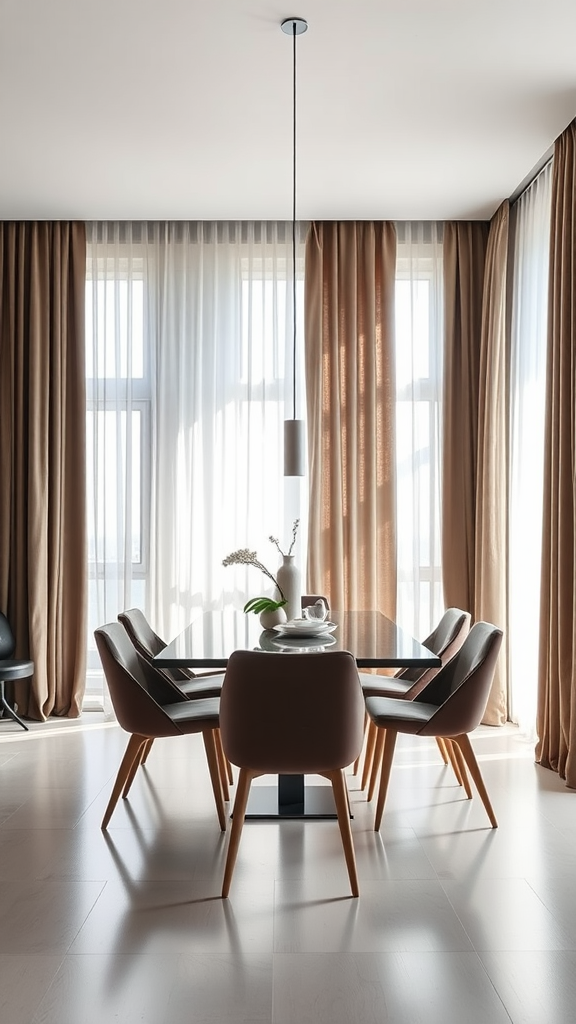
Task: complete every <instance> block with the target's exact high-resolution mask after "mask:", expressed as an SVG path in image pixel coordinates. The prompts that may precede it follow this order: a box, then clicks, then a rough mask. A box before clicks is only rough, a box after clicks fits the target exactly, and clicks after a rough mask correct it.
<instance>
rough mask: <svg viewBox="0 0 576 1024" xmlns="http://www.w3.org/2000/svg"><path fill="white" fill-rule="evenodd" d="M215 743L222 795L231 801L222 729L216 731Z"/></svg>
mask: <svg viewBox="0 0 576 1024" xmlns="http://www.w3.org/2000/svg"><path fill="white" fill-rule="evenodd" d="M214 743H215V745H216V754H217V755H218V771H219V772H220V781H221V783H222V794H223V796H224V799H225V800H229V799H230V790H229V789H228V768H227V767H226V758H225V756H224V751H223V749H222V738H221V736H220V729H215V730H214Z"/></svg>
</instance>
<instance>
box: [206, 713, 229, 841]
mask: <svg viewBox="0 0 576 1024" xmlns="http://www.w3.org/2000/svg"><path fill="white" fill-rule="evenodd" d="M202 737H203V739H204V749H205V750H206V760H207V762H208V771H209V772H210V780H211V782H212V792H213V793H214V802H215V804H216V813H217V814H218V821H219V822H220V828H221V829H222V831H223V832H225V831H226V811H225V809H224V793H223V791H222V780H221V778H220V768H219V765H218V754H217V752H216V741H215V739H214V729H204V730H203V731H202Z"/></svg>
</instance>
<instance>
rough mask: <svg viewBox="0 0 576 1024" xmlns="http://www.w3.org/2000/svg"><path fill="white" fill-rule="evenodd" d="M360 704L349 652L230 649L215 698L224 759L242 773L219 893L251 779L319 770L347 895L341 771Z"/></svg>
mask: <svg viewBox="0 0 576 1024" xmlns="http://www.w3.org/2000/svg"><path fill="white" fill-rule="evenodd" d="M363 722H364V701H363V698H362V691H361V689H360V684H359V682H358V671H357V668H356V662H355V660H354V658H353V657H352V655H351V654H349V653H348V652H347V651H336V652H326V653H322V654H298V655H293V654H266V653H263V652H254V651H235V652H234V653H233V654H232V655H231V656H230V659H229V661H228V668H227V670H226V676H225V679H224V686H223V687H222V697H221V700H220V730H221V733H222V743H223V746H224V751H225V753H226V756H227V757H228V758H229V759H230V760H231V761H232V764H236V765H238V767H239V768H240V775H239V779H238V788H237V792H236V801H235V804H234V811H233V814H232V829H231V833H230V844H229V847H228V855H227V859H226V868H225V872H224V883H223V886H222V896H223V897H226V896H228V893H229V891H230V883H231V881H232V874H233V871H234V864H235V862H236V856H237V853H238V846H239V844H240V836H241V833H242V826H243V824H244V816H245V813H246V804H247V801H248V795H249V792H250V785H251V783H252V779H255V778H256V777H257V776H259V775H267V774H270V773H276V772H279V773H280V774H283V775H305V774H315V775H322V776H324V777H325V778H327V779H330V782H331V783H332V789H333V792H334V800H335V803H336V811H337V815H338V824H339V826H340V834H341V837H342V844H343V847H344V855H345V858H346V865H347V867H348V875H349V878H350V887H351V889H352V895H353V896H358V877H357V872H356V860H355V857H354V847H353V844H352V831H351V828H350V813H349V806H348V793H347V789H346V780H345V777H344V768H345V767H346V766H347V765H349V764H351V762H352V761H353V760H354V758H355V757H356V756H357V754H358V751H359V750H360V747H361V745H362V730H363Z"/></svg>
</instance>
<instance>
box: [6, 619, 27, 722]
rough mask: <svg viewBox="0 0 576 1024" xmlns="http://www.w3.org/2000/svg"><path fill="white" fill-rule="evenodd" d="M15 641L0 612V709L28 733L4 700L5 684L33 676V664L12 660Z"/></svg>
mask: <svg viewBox="0 0 576 1024" xmlns="http://www.w3.org/2000/svg"><path fill="white" fill-rule="evenodd" d="M15 648H16V641H15V640H14V634H13V632H12V630H11V628H10V623H9V622H8V619H7V618H6V616H5V615H3V614H2V612H0V709H1V710H2V712H3V713H4V714H5V715H8V716H9V717H10V718H12V719H13V721H14V722H18V725H21V726H22V728H23V729H26V731H27V732H28V726H27V725H26V723H25V722H23V721H22V719H21V718H19V716H18V715H17V714H16V712H15V710H14V708H13V707H11V705H10V704H9V703H8V701H7V700H6V692H5V689H4V684H5V683H13V682H15V681H16V680H17V679H30V677H31V676H33V675H34V662H33V661H27V660H26V659H24V658H13V657H12V655H13V654H14V650H15Z"/></svg>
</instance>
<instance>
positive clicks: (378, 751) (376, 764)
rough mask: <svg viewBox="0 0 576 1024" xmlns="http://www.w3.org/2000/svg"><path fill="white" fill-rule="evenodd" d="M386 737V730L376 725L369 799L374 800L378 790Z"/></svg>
mask: <svg viewBox="0 0 576 1024" xmlns="http://www.w3.org/2000/svg"><path fill="white" fill-rule="evenodd" d="M385 739H386V730H385V729H378V727H376V745H375V747H374V757H373V758H372V768H371V770H370V781H369V783H368V796H367V800H368V801H369V802H370V800H372V798H373V796H374V793H375V792H376V783H377V781H378V772H379V771H380V765H381V764H382V752H383V750H384V741H385Z"/></svg>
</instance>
